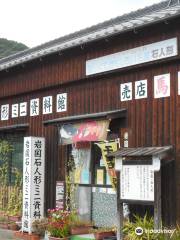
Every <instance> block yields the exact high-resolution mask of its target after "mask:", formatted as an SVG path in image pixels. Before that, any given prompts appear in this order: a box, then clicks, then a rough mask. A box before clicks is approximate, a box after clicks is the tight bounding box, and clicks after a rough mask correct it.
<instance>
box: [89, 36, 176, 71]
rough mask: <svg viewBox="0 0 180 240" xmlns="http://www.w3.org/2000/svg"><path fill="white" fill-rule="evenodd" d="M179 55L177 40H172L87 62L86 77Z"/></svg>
mask: <svg viewBox="0 0 180 240" xmlns="http://www.w3.org/2000/svg"><path fill="white" fill-rule="evenodd" d="M177 54H178V48H177V38H171V39H167V40H164V41H160V42H155V43H151V44H147V45H144V46H140V47H137V48H132V49H128V50H126V51H122V52H117V53H114V54H110V55H106V56H103V57H99V58H95V59H90V60H87V61H86V75H91V74H96V73H101V72H106V71H110V70H114V69H118V68H123V67H128V66H133V65H136V64H140V63H146V62H151V61H156V60H160V59H163V58H168V57H173V56H176V55H177Z"/></svg>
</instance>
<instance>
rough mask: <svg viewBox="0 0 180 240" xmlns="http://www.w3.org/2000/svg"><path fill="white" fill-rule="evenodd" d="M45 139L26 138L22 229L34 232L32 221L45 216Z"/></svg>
mask: <svg viewBox="0 0 180 240" xmlns="http://www.w3.org/2000/svg"><path fill="white" fill-rule="evenodd" d="M44 171H45V139H44V138H42V137H25V138H24V162H23V215H22V231H24V232H29V233H31V232H32V222H33V221H34V220H39V219H41V218H43V217H44Z"/></svg>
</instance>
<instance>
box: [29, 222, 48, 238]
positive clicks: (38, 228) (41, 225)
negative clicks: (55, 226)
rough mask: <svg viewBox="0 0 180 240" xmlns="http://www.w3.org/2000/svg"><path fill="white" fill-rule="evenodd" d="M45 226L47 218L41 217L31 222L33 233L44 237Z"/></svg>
mask: <svg viewBox="0 0 180 240" xmlns="http://www.w3.org/2000/svg"><path fill="white" fill-rule="evenodd" d="M47 226H48V219H47V218H42V219H40V220H35V221H34V222H33V223H32V230H33V233H35V234H37V235H39V236H40V237H44V235H45V232H46V230H47Z"/></svg>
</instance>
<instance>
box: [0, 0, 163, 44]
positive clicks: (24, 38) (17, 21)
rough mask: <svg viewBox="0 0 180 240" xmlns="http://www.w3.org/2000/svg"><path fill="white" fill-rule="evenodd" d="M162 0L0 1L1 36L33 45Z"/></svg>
mask: <svg viewBox="0 0 180 240" xmlns="http://www.w3.org/2000/svg"><path fill="white" fill-rule="evenodd" d="M158 2H161V0H0V38H7V39H9V40H14V41H17V42H22V43H24V44H25V45H27V46H28V47H34V46H37V45H40V44H43V43H45V42H48V41H50V40H53V39H55V38H59V37H61V36H64V35H67V34H69V33H72V32H75V31H78V30H81V29H83V28H86V27H90V26H92V25H95V24H98V23H100V22H103V21H106V20H109V19H111V18H114V17H117V16H120V15H122V14H124V13H128V12H130V11H134V10H137V9H139V8H143V7H145V6H150V5H152V4H155V3H158Z"/></svg>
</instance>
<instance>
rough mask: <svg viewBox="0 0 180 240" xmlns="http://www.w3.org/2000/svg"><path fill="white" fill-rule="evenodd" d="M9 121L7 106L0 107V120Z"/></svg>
mask: <svg viewBox="0 0 180 240" xmlns="http://www.w3.org/2000/svg"><path fill="white" fill-rule="evenodd" d="M8 119H9V104H5V105H2V106H1V120H2V121H3V120H8Z"/></svg>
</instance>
